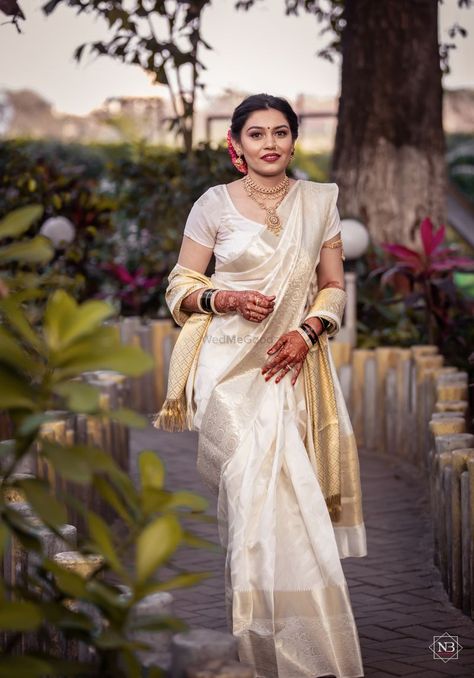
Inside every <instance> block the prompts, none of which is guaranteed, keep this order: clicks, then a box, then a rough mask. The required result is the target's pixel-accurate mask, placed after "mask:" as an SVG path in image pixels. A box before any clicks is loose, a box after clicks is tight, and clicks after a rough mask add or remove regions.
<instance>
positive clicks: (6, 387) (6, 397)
mask: <svg viewBox="0 0 474 678" xmlns="http://www.w3.org/2000/svg"><path fill="white" fill-rule="evenodd" d="M11 409H25V410H33V411H34V410H36V409H38V405H37V404H36V402H35V392H34V390H33V389H32V388H31V386H30V385H29V383H28V381H26V380H25V379H24V378H23V377H21V376H20V375H19V374H17V373H15V372H14V371H13V370H11V369H9V368H8V367H4V366H2V365H1V364H0V410H11Z"/></svg>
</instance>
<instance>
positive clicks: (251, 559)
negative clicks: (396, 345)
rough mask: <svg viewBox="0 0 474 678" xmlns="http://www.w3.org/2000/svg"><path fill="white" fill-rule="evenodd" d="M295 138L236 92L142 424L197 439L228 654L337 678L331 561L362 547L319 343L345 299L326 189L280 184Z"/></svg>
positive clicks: (353, 471)
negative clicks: (155, 394) (219, 166)
mask: <svg viewBox="0 0 474 678" xmlns="http://www.w3.org/2000/svg"><path fill="white" fill-rule="evenodd" d="M297 136H298V118H297V115H296V113H295V112H294V111H293V109H292V107H291V106H290V104H289V103H288V102H287V101H286V100H285V99H282V98H279V97H274V96H270V95H267V94H258V95H253V96H249V97H247V98H246V99H244V100H243V101H242V102H241V103H240V104H239V105H238V106H237V107H236V109H235V111H234V113H233V115H232V121H231V126H230V129H229V133H228V137H227V139H228V149H229V153H230V156H231V159H232V162H233V164H234V166H235V167H236V168H237V169H238V170H239V171H240V172H241V173H242V174H243V175H244V176H243V177H242V178H240V179H238V180H236V181H233V182H231V183H229V184H219V185H217V186H212V187H211V188H209V189H208V190H207V191H206V192H205V193H203V195H201V197H200V198H199V199H198V200H197V201H196V202H195V203H194V205H193V207H192V209H191V211H190V213H189V216H188V219H187V222H186V225H185V228H184V236H183V241H182V246H181V250H180V253H179V259H178V262H177V264H176V265H175V267H174V268H173V269H172V271H171V272H170V274H169V277H168V280H169V285H168V288H167V290H166V302H167V305H168V307H169V309H170V311H171V313H172V315H173V318H174V319H175V321H176V322H177V323H178V325H180V326H181V328H182V329H181V331H180V334H179V337H178V339H177V341H176V344H175V346H174V349H173V353H172V356H171V360H170V369H169V379H168V392H167V398H166V400H165V403H164V405H163V407H162V409H161V411H160V412H159V413H158V414H157V416H156V418H155V421H154V425H155V426H156V427H157V428H162V429H165V430H183V429H184V428H189V429H192V430H197V431H199V444H198V457H197V469H198V472H199V474H200V476H201V478H202V480H203V481H204V482H205V483H206V485H207V486H208V487H209V488H210V489H211V490H212V491H213V492H214V493H215V494H216V495H217V518H218V527H219V537H220V541H221V543H222V545H223V547H224V548H225V550H226V562H225V584H226V589H225V590H226V611H227V623H228V626H229V630H230V631H231V633H233V634H234V636H235V637H236V638H237V639H238V648H239V657H240V659H241V661H243V662H246V663H249V664H251V665H253V666H254V667H255V670H256V675H257V677H258V678H315V677H316V676H328V675H335V676H337V677H339V678H349V677H352V676H363V675H364V673H363V666H362V659H361V653H360V646H359V638H358V633H357V628H356V625H355V621H354V616H353V612H352V607H351V602H350V597H349V591H348V587H347V582H346V579H345V576H344V573H343V570H342V567H341V562H340V559H341V558H346V557H348V556H357V557H361V556H365V555H366V554H367V546H366V534H365V526H364V522H363V514H362V499H361V489H360V476H359V462H358V456H357V449H356V446H355V441H354V435H353V431H352V427H351V424H350V421H349V418H348V414H347V409H346V407H345V404H344V401H343V397H342V393H341V388H340V385H339V382H338V379H337V374H336V372H335V368H334V363H333V360H332V358H331V353H330V351H329V347H328V336H332V335H334V334H335V333H336V332H337V331H338V329H339V328H340V324H341V319H342V313H343V310H344V304H345V291H344V272H343V264H342V260H343V252H342V241H341V234H340V220H339V214H338V210H337V207H336V201H337V195H338V187H337V185H336V184H333V183H329V184H325V183H319V182H314V181H306V180H301V179H299V180H295V179H290V178H289V177H288V176H287V175H286V168H287V166H288V164H289V163H290V161H291V158H292V155H293V153H294V147H295V142H296V139H297ZM212 253H214V255H215V261H216V267H215V273H213V274H212V275H211V276H210V277H207V276H206V275H205V271H206V269H207V266H208V264H209V261H210V258H211V255H212Z"/></svg>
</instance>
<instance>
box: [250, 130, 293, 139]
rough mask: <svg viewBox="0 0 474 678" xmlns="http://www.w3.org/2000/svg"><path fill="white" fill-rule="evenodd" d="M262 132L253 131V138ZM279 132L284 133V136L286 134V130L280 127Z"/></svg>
mask: <svg viewBox="0 0 474 678" xmlns="http://www.w3.org/2000/svg"><path fill="white" fill-rule="evenodd" d="M258 134H261V132H252V133H251V134H250V136H251V137H252V138H253V137H255V135H258ZM277 134H282V135H283V136H284V137H285V136H286V130H284V129H280V130H278V132H277Z"/></svg>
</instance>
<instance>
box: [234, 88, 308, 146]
mask: <svg viewBox="0 0 474 678" xmlns="http://www.w3.org/2000/svg"><path fill="white" fill-rule="evenodd" d="M265 108H267V109H268V108H275V109H276V110H277V111H280V112H281V113H283V115H284V116H285V118H286V119H287V121H288V125H289V126H290V131H291V136H292V137H293V141H294V140H295V139H297V137H298V124H299V122H298V116H297V115H296V113H295V112H294V110H293V109H292V107H291V105H290V104H289V103H288V101H287V100H286V99H283V98H282V97H274V96H272V95H271V94H263V93H261V94H251V95H250V96H248V97H247V98H246V99H244V100H243V101H241V102H240V104H239V105H238V106H237V107H236V108H235V109H234V112H233V114H232V120H231V123H230V131H231V133H232V136H233V137H234V139H238V140H239V141H240V134H241V132H242V129H243V127H244V125H245V123H246V121H247V119H248V117H249V116H250V114H251V113H253V112H254V111H261V110H262V109H265Z"/></svg>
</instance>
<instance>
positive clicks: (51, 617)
mask: <svg viewBox="0 0 474 678" xmlns="http://www.w3.org/2000/svg"><path fill="white" fill-rule="evenodd" d="M62 592H63V593H64V591H62ZM39 607H40V610H41V614H42V615H43V617H44V619H45V621H48V622H50V623H51V624H54V625H55V626H58V627H59V628H61V629H65V630H66V629H67V630H71V631H85V632H94V629H95V624H94V622H93V621H92V619H91V618H90V617H89V616H88V615H87V614H85V613H83V612H77V611H74V610H70V609H68V608H67V607H65V606H64V605H63V604H61V603H59V602H57V603H56V602H44V603H40V604H39Z"/></svg>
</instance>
